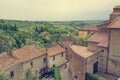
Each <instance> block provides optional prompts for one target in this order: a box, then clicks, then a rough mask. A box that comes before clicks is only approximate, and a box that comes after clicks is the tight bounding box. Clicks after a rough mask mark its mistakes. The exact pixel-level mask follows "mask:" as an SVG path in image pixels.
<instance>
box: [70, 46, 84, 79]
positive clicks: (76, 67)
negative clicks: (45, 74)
mask: <svg viewBox="0 0 120 80" xmlns="http://www.w3.org/2000/svg"><path fill="white" fill-rule="evenodd" d="M69 53H70V61H69V65H70V71H71V72H72V76H73V77H74V76H77V77H78V80H85V72H86V59H85V58H83V57H81V56H80V55H78V54H76V53H75V52H73V51H72V49H70V48H69Z"/></svg>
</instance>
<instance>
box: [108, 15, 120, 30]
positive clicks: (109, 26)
mask: <svg viewBox="0 0 120 80" xmlns="http://www.w3.org/2000/svg"><path fill="white" fill-rule="evenodd" d="M119 18H120V17H119V16H118V17H117V18H115V19H114V20H113V22H112V23H110V24H109V25H108V26H107V28H111V25H112V24H114V23H115V22H116V21H117V20H119Z"/></svg>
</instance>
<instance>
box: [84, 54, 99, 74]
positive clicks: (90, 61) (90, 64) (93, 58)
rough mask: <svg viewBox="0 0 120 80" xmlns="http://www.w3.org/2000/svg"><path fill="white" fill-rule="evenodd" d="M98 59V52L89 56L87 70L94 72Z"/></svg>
mask: <svg viewBox="0 0 120 80" xmlns="http://www.w3.org/2000/svg"><path fill="white" fill-rule="evenodd" d="M96 61H98V54H94V55H92V56H90V57H88V58H87V65H86V67H87V72H89V73H93V64H94V63H95V62H96Z"/></svg>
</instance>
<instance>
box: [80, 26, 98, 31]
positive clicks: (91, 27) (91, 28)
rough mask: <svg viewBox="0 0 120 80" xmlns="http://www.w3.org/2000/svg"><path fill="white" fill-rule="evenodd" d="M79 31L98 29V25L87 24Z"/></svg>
mask: <svg viewBox="0 0 120 80" xmlns="http://www.w3.org/2000/svg"><path fill="white" fill-rule="evenodd" d="M79 31H97V27H96V26H87V27H83V28H80V29H79Z"/></svg>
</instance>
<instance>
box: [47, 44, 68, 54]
mask: <svg viewBox="0 0 120 80" xmlns="http://www.w3.org/2000/svg"><path fill="white" fill-rule="evenodd" d="M65 51H66V50H65V49H64V48H62V47H61V46H59V45H55V46H53V47H50V48H48V49H47V54H48V56H54V55H57V54H60V53H62V52H65Z"/></svg>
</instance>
